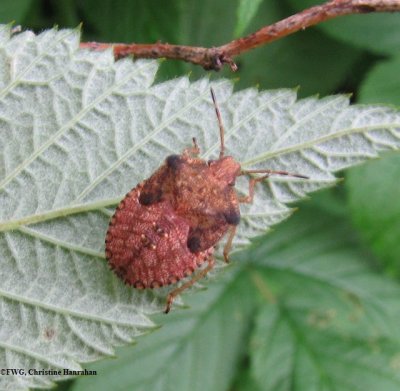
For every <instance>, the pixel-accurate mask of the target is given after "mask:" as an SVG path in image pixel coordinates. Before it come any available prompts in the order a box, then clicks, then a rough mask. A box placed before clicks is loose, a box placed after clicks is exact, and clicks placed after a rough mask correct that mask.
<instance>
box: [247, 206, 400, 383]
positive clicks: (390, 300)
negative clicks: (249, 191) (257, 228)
mask: <svg viewBox="0 0 400 391" xmlns="http://www.w3.org/2000/svg"><path fill="white" fill-rule="evenodd" d="M252 256H253V258H254V262H255V270H253V271H252V272H251V273H252V278H253V280H254V282H255V284H256V285H257V286H258V289H259V291H260V292H261V294H262V295H263V296H264V298H265V304H264V305H263V306H262V307H261V309H260V313H259V314H258V316H257V318H256V327H255V330H254V333H253V336H252V340H251V343H250V357H251V365H250V368H251V373H252V378H253V379H254V380H255V381H256V382H257V384H258V386H259V389H260V390H271V391H272V390H274V391H277V390H288V389H291V390H299V391H300V390H325V389H327V390H329V389H340V390H344V391H345V390H360V391H361V390H366V389H368V390H378V389H379V390H385V391H386V390H391V391H392V390H393V391H395V390H397V389H398V388H399V385H400V374H399V371H398V360H399V353H398V352H399V348H400V343H399V336H400V333H399V329H398V322H399V320H400V319H399V304H398V303H399V297H400V288H399V286H398V284H395V283H393V282H391V281H390V280H389V279H387V278H384V277H382V276H377V275H375V274H374V271H373V270H370V269H369V267H368V265H367V262H365V261H366V260H365V255H364V254H363V251H362V250H361V249H360V246H359V245H358V244H357V242H356V241H355V239H354V238H353V235H352V232H351V230H350V227H349V226H348V224H347V223H345V222H344V219H343V218H338V217H337V216H335V215H330V214H329V213H326V212H323V211H322V210H318V209H311V208H310V209H309V210H308V211H307V208H306V209H305V210H303V211H301V212H300V213H299V214H298V215H296V216H295V217H294V218H293V219H291V220H290V222H289V223H287V224H285V225H282V226H280V227H279V232H276V233H275V234H273V235H270V237H269V238H268V240H266V241H265V243H263V244H261V245H260V246H259V247H258V248H257V249H256V251H255V252H252Z"/></svg>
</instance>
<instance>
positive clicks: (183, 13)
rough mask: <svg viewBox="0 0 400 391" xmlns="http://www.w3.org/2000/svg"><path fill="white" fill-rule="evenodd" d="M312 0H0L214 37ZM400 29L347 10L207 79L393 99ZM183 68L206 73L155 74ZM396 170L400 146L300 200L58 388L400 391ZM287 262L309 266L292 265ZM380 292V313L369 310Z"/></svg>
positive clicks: (5, 16) (109, 33)
mask: <svg viewBox="0 0 400 391" xmlns="http://www.w3.org/2000/svg"><path fill="white" fill-rule="evenodd" d="M316 3H319V2H316V1H310V0H301V1H299V0H279V1H273V0H264V1H261V2H260V1H254V0H253V1H252V0H238V1H231V0H220V1H218V2H216V1H211V0H204V1H201V2H200V1H197V0H188V1H184V0H171V1H169V2H165V1H161V0H133V1H128V0H116V1H111V0H104V1H99V0H96V1H94V0H86V1H78V0H75V1H72V0H59V1H50V0H48V1H44V0H19V1H16V0H3V1H2V4H1V6H0V22H1V23H8V22H10V21H15V23H16V24H21V25H22V26H23V28H24V29H25V28H30V29H33V30H35V31H36V32H40V31H41V30H43V29H46V28H50V27H53V26H54V25H58V26H60V27H76V26H77V25H78V24H79V23H83V28H82V32H83V35H82V40H83V41H92V40H93V41H98V42H133V41H134V42H143V43H149V42H155V41H157V40H161V41H163V42H169V43H180V44H191V45H197V46H216V45H220V44H222V43H225V42H228V41H229V40H231V39H233V37H234V36H235V34H236V35H237V34H238V33H240V32H242V33H243V32H244V33H249V32H252V31H255V30H256V29H258V28H260V27H262V26H264V25H266V24H269V23H272V22H274V21H277V20H279V19H281V18H283V17H285V16H288V15H290V14H292V13H294V12H296V11H298V10H300V9H303V8H305V7H308V6H310V5H312V4H316ZM249 10H250V11H249ZM399 25H400V15H394V14H393V15H386V14H384V15H383V14H382V15H359V16H351V17H344V18H342V19H340V20H339V19H338V20H334V21H331V22H329V23H325V24H322V25H320V26H317V27H315V28H311V29H308V30H306V31H302V32H299V33H297V34H295V35H293V36H291V37H288V38H285V39H282V40H280V41H278V42H275V43H272V44H271V45H268V46H266V47H264V48H261V49H257V50H254V51H252V52H250V53H247V54H244V55H242V56H241V57H240V58H238V59H237V63H238V65H239V71H238V73H237V74H235V75H232V74H231V73H230V72H229V71H224V72H221V74H212V75H211V77H212V78H218V77H221V76H225V77H230V78H231V77H234V78H238V81H237V83H236V88H237V89H241V88H245V87H249V86H254V85H258V86H259V87H260V88H262V89H271V88H281V87H297V86H300V91H299V95H300V96H302V97H304V96H309V95H312V94H320V95H322V96H324V95H328V94H334V93H352V94H353V99H354V101H355V102H359V103H387V104H392V105H399V103H400V72H399V68H400V29H398V26H399ZM188 72H190V73H191V77H192V78H193V79H195V78H198V77H203V76H204V75H205V74H206V72H205V71H203V70H202V69H199V68H195V67H193V66H191V65H189V64H184V63H181V62H177V61H165V62H164V63H163V65H162V70H161V72H160V74H159V76H158V77H159V80H165V79H168V78H173V77H175V76H178V75H182V74H187V73H188ZM399 175H400V156H399V155H398V154H388V155H387V156H385V157H383V158H380V159H378V160H376V161H371V162H370V163H367V164H364V165H363V166H361V167H358V168H355V169H352V170H348V171H347V172H345V173H343V175H342V176H343V177H344V179H345V180H344V182H343V183H341V184H339V186H337V187H336V188H333V189H330V190H328V191H324V192H321V193H320V194H316V195H315V196H313V197H312V199H311V200H308V201H305V202H303V203H301V204H300V205H299V207H300V211H299V212H297V214H296V216H295V217H294V218H292V219H290V220H289V221H288V222H287V223H285V224H283V225H281V226H278V227H276V229H275V232H273V233H272V234H269V235H268V236H265V237H264V238H259V239H258V240H257V241H256V242H255V243H254V245H253V246H252V248H251V249H249V250H248V251H247V252H245V253H241V254H239V255H238V256H236V257H234V260H233V265H231V267H229V268H228V270H227V271H226V272H224V273H222V276H221V277H218V279H217V280H216V281H212V282H210V284H209V285H208V289H207V290H206V291H204V292H200V293H198V294H196V295H189V296H188V297H187V299H188V302H189V304H191V305H192V309H189V310H180V311H174V312H173V313H172V314H171V315H169V316H168V317H165V316H160V317H158V318H157V319H155V320H156V321H157V322H158V323H160V324H163V327H162V329H161V330H158V331H157V332H155V333H153V334H151V335H147V336H144V337H142V338H140V339H139V340H138V344H137V346H134V347H125V348H123V349H120V350H119V351H118V352H117V354H116V358H115V359H109V360H104V361H103V362H99V363H94V364H92V365H89V366H87V368H90V369H96V370H97V371H98V376H96V377H86V378H81V379H78V380H74V381H69V382H65V383H63V384H61V385H59V386H58V389H60V390H61V389H63V390H74V391H77V390H95V389H96V390H99V389H113V390H117V389H119V390H128V389H130V390H142V389H143V390H144V389H146V390H153V389H154V390H156V389H160V390H164V389H179V390H180V389H182V390H184V389H199V390H200V389H202V390H307V391H309V390H325V389H327V390H328V389H329V390H374V391H375V390H397V389H399V386H400V380H399V364H398V362H399V353H398V342H399V341H398V335H395V333H394V332H393V329H392V328H391V327H390V325H391V323H392V322H393V324H394V325H395V324H396V321H398V319H397V318H396V314H397V316H398V313H397V309H398V308H397V302H400V294H399V292H400V290H399V278H400V264H399V255H400V240H399V236H400V206H399V205H400V203H399V199H400V185H399V183H400V182H399V180H398V178H399ZM299 233H301V235H300V234H299ZM292 263H293V265H295V266H294V268H295V269H296V265H303V266H304V267H305V268H304V270H301V268H300V267H299V269H296V270H298V272H293V269H291V268H290V267H289V266H288V265H289V264H292ZM238 264H240V265H241V266H240V269H239V266H238ZM285 268H287V269H291V270H292V271H291V272H287V271H286V272H285ZM338 268H339V269H341V270H344V271H343V274H342V275H340V276H337V275H336V274H335V273H337V269H338ZM314 272H315V273H314ZM323 273H326V274H323ZM323 275H324V276H327V277H326V279H325V278H323V277H321V276H323ZM333 276H335V277H333ZM335 281H336V282H337V281H340V283H339V284H337V285H335ZM346 284H347V285H346ZM345 285H346V286H349V287H355V289H354V291H352V290H351V289H349V290H346V289H345ZM349 292H350V293H349ZM345 295H347V297H346V298H343V296H345ZM375 301H380V304H383V306H384V307H385V309H386V311H385V312H384V313H379V312H376V313H372V312H373V308H374V305H375V304H376V303H375ZM374 303H375V304H374ZM365 314H367V315H366V316H365ZM359 318H360V319H361V320H360V322H359V323H357V321H356V320H355V319H359ZM379 323H385V324H386V325H387V333H386V334H385V333H384V332H382V331H381V329H380V328H379V326H377V325H378V324H379ZM397 324H398V322H397ZM375 326H376V327H375ZM376 330H380V332H377V331H376Z"/></svg>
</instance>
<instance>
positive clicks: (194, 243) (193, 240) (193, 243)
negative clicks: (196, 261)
mask: <svg viewBox="0 0 400 391" xmlns="http://www.w3.org/2000/svg"><path fill="white" fill-rule="evenodd" d="M187 246H188V248H189V250H190V251H191V252H192V253H196V252H198V251H199V250H200V238H199V237H197V236H192V237H190V238H189V239H188V241H187Z"/></svg>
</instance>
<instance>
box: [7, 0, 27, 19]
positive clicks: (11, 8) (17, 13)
mask: <svg viewBox="0 0 400 391" xmlns="http://www.w3.org/2000/svg"><path fill="white" fill-rule="evenodd" d="M32 3H33V2H32V0H14V1H3V2H2V4H1V9H0V23H11V22H16V23H22V21H23V20H24V18H25V16H26V14H27V12H28V10H29V8H30V7H31V6H32Z"/></svg>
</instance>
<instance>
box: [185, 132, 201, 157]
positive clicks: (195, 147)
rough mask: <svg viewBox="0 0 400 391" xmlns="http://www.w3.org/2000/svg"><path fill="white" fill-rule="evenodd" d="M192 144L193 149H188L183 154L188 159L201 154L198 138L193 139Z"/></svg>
mask: <svg viewBox="0 0 400 391" xmlns="http://www.w3.org/2000/svg"><path fill="white" fill-rule="evenodd" d="M192 142H193V147H190V148H186V149H185V150H184V151H183V154H184V155H186V156H187V157H190V156H191V155H193V156H198V155H199V154H200V148H199V146H198V145H197V140H196V137H193V138H192Z"/></svg>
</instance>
